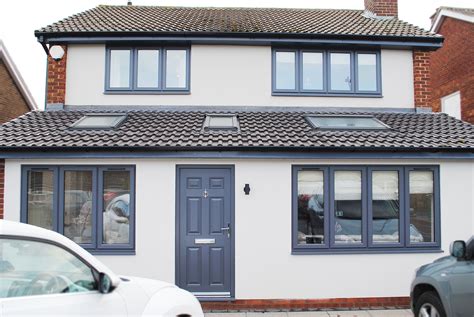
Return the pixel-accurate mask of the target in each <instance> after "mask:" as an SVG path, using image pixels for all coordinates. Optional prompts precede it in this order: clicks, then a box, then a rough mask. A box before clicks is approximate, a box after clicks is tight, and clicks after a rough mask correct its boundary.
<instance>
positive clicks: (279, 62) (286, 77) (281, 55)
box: [275, 52, 296, 90]
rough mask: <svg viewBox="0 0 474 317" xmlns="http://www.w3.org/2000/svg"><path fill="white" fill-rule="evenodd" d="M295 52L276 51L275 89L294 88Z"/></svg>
mask: <svg viewBox="0 0 474 317" xmlns="http://www.w3.org/2000/svg"><path fill="white" fill-rule="evenodd" d="M295 60H296V54H295V52H276V65H275V68H276V74H275V80H276V82H275V87H276V89H291V90H294V89H295V88H296V78H295V76H296V69H295V66H296V62H295Z"/></svg>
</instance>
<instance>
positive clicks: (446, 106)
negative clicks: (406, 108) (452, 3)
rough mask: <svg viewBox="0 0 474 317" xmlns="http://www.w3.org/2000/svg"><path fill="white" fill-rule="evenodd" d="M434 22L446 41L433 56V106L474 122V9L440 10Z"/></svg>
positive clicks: (433, 28) (432, 19) (434, 30)
mask: <svg viewBox="0 0 474 317" xmlns="http://www.w3.org/2000/svg"><path fill="white" fill-rule="evenodd" d="M431 21H432V26H431V31H433V32H435V33H438V34H441V35H442V36H443V37H444V39H445V40H444V45H443V47H442V48H441V49H439V50H437V51H436V52H433V54H432V55H431V79H432V91H433V97H432V107H433V109H434V110H436V111H442V112H445V113H447V114H449V115H450V116H453V117H455V118H458V119H462V120H464V121H468V122H470V123H474V41H473V40H472V39H473V38H474V8H470V9H469V8H452V7H440V8H438V9H437V10H436V12H435V14H433V16H432V17H431Z"/></svg>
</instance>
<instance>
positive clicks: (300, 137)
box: [0, 110, 474, 152]
mask: <svg viewBox="0 0 474 317" xmlns="http://www.w3.org/2000/svg"><path fill="white" fill-rule="evenodd" d="M91 112H93V111H76V110H75V111H72V110H68V111H46V112H41V111H34V112H30V113H28V114H26V115H23V116H21V117H19V118H17V119H15V120H13V121H10V122H8V123H6V124H4V125H2V126H0V149H3V150H8V149H11V150H12V149H20V150H21V149H23V150H27V149H32V148H45V149H46V148H64V149H73V148H81V147H87V148H92V149H97V150H100V149H103V148H104V147H107V148H124V147H126V148H129V149H134V148H135V149H147V148H148V149H154V150H160V149H162V150H173V149H177V148H189V149H191V148H202V149H211V148H216V147H218V148H219V149H221V150H226V149H235V148H236V147H238V148H239V149H241V150H246V149H253V150H255V149H272V148H273V149H291V148H303V149H310V150H318V149H328V148H329V149H331V148H338V149H341V148H342V149H344V148H356V149H359V150H367V149H379V150H381V149H401V150H403V149H406V150H409V149H423V150H440V149H444V150H463V151H465V150H468V151H472V152H474V125H471V124H469V123H466V122H462V121H460V120H456V119H454V118H452V117H449V116H448V115H445V114H441V113H395V112H389V113H388V112H376V113H372V112H371V113H363V112H362V113H361V112H350V111H346V112H341V111H337V112H333V111H331V112H319V111H232V113H235V114H237V116H238V118H239V121H240V131H239V132H226V131H220V132H215V131H214V132H205V131H203V130H202V124H203V122H204V119H205V116H206V113H209V112H205V111H165V110H136V111H127V119H126V120H125V121H124V122H123V124H121V125H120V126H119V127H117V128H116V129H113V130H77V129H76V130H74V129H71V128H70V126H71V124H72V123H74V122H75V121H76V120H78V119H79V118H81V117H82V116H83V115H84V114H86V113H91ZM100 112H103V111H100ZM110 112H114V111H110ZM116 112H120V113H122V112H123V111H116ZM212 113H214V111H212ZM322 113H324V114H371V115H373V116H374V117H376V118H377V119H379V120H380V121H382V122H384V123H385V124H387V125H389V126H390V127H391V128H392V129H391V130H385V131H378V130H370V131H367V130H362V131H356V130H352V131H348V130H339V131H335V130H318V129H313V128H312V127H311V126H310V125H309V124H308V122H307V121H306V119H305V116H307V115H311V114H322Z"/></svg>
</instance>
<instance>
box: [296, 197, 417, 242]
mask: <svg viewBox="0 0 474 317" xmlns="http://www.w3.org/2000/svg"><path fill="white" fill-rule="evenodd" d="M298 200H299V206H298V210H299V211H298V228H299V232H298V243H299V244H321V243H324V204H323V197H322V196H321V195H313V196H309V195H299V196H298ZM360 203H361V202H360V200H339V201H337V210H336V213H335V215H336V217H335V236H336V240H337V241H345V242H361V219H360ZM372 203H373V205H372V212H373V222H372V226H373V229H372V230H373V236H372V239H373V241H374V243H398V242H399V241H400V237H399V219H400V216H399V210H400V205H399V201H398V200H374V201H373V202H372ZM410 241H412V242H423V236H422V235H421V233H420V232H419V231H418V229H417V228H416V227H415V226H414V225H413V224H411V225H410Z"/></svg>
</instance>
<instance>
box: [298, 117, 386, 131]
mask: <svg viewBox="0 0 474 317" xmlns="http://www.w3.org/2000/svg"><path fill="white" fill-rule="evenodd" d="M312 117H313V118H314V117H316V118H324V117H328V118H370V119H373V120H374V121H376V122H377V123H379V124H381V125H382V127H379V128H378V127H363V128H358V127H355V128H340V127H321V126H318V125H316V124H315V123H314V122H313V121H311V119H310V118H312ZM305 119H306V121H307V122H308V123H309V125H311V127H313V128H314V129H319V130H335V131H337V130H349V131H350V130H360V131H364V130H380V131H384V130H392V128H391V127H390V126H388V125H387V124H385V123H383V122H382V121H380V120H379V119H377V118H376V117H374V116H371V115H357V114H353V115H352V114H351V115H333V114H316V115H307V116H305Z"/></svg>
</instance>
